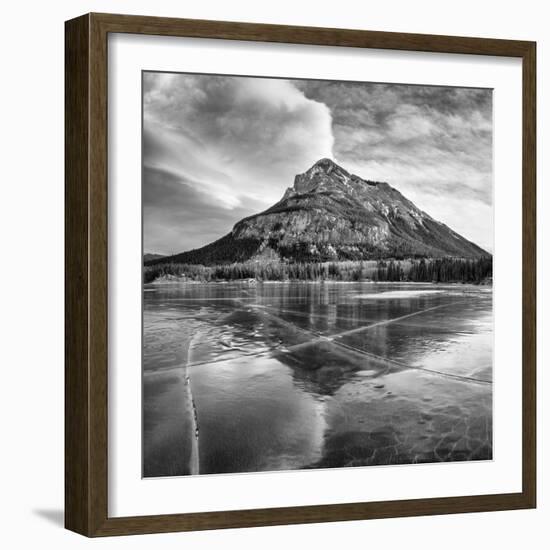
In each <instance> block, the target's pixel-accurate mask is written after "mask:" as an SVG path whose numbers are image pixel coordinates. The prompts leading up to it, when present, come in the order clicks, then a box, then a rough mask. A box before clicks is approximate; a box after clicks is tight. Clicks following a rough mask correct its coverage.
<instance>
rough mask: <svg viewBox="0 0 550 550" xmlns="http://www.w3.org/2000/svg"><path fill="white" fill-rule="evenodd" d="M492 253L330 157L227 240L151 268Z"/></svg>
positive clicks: (247, 219)
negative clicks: (256, 261)
mask: <svg viewBox="0 0 550 550" xmlns="http://www.w3.org/2000/svg"><path fill="white" fill-rule="evenodd" d="M490 256H491V255H490V254H489V253H488V252H487V251H485V250H483V249H482V248H481V247H479V246H478V245H476V244H475V243H473V242H471V241H469V240H467V239H465V238H464V237H462V236H461V235H459V234H458V233H456V232H455V231H453V230H452V229H450V228H449V227H448V226H446V225H445V224H443V223H442V222H439V221H437V220H435V219H434V218H432V217H431V216H430V215H429V214H427V213H426V212H424V211H422V210H420V209H419V208H418V207H417V206H416V205H414V203H413V202H412V201H410V200H409V199H407V198H406V197H405V196H404V195H402V194H401V193H400V192H399V191H398V190H397V189H395V188H394V187H392V186H391V185H389V184H388V183H386V182H379V181H373V180H367V179H363V178H361V177H359V176H357V175H355V174H352V173H350V172H348V171H347V170H345V169H344V168H343V167H341V166H339V165H338V164H337V163H336V162H334V161H333V160H331V159H328V158H323V159H320V160H319V161H317V162H316V163H315V164H314V165H313V166H311V167H310V168H309V169H308V170H306V171H305V172H303V173H301V174H297V175H296V176H295V178H294V184H293V186H292V187H289V188H287V189H286V191H285V192H284V194H283V196H282V198H281V199H280V200H279V201H278V202H276V203H275V204H274V205H272V206H271V207H269V208H267V209H266V210H264V211H262V212H259V213H257V214H253V215H251V216H247V217H245V218H243V219H241V220H240V221H238V222H237V223H236V224H235V225H234V226H233V228H232V230H231V231H230V232H229V233H227V234H226V235H224V236H222V237H221V238H220V239H217V240H216V241H214V242H212V243H210V244H208V245H206V246H203V247H201V248H198V249H194V250H189V251H186V252H182V253H179V254H175V255H173V256H169V257H164V258H162V259H156V260H152V261H150V262H147V265H154V264H155V263H160V262H170V261H171V262H178V263H189V264H202V265H215V264H227V263H235V262H245V261H248V260H255V259H262V258H268V259H278V260H284V261H290V262H297V261H298V262H301V261H340V260H369V259H388V258H404V257H418V258H421V257H440V258H442V257H461V258H480V257H490Z"/></svg>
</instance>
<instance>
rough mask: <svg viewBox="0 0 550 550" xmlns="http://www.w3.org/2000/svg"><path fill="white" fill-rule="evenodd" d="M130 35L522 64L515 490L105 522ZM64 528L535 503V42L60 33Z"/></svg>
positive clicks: (295, 33)
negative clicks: (121, 62) (114, 142)
mask: <svg viewBox="0 0 550 550" xmlns="http://www.w3.org/2000/svg"><path fill="white" fill-rule="evenodd" d="M109 33H132V34H138V35H139V34H141V35H162V36H175V37H202V38H215V39H221V40H242V41H259V42H280V43H292V44H309V45H330V46H353V47H360V48H379V49H391V50H412V51H420V52H438V53H457V54H471V55H485V56H507V57H516V58H520V59H521V61H522V67H523V69H522V70H523V83H522V86H523V153H522V155H523V156H522V159H523V167H522V170H523V183H522V185H523V222H522V223H523V237H522V238H523V329H522V330H523V350H522V354H523V364H522V380H523V387H522V397H523V403H522V407H523V419H522V422H523V448H522V458H523V462H522V468H523V470H522V472H523V474H522V476H523V485H522V491H521V492H517V493H511V494H489V495H476V496H463V497H445V498H427V499H419V500H396V501H384V502H351V503H348V504H334V505H315V506H302V507H289V508H269V509H250V510H237V511H223V510H222V511H217V512H207V513H191V514H171V515H158V516H139V517H109V516H108V506H107V505H108V469H107V465H108V453H107V446H108V407H107V379H108V376H107V374H108V353H107V323H108V301H107V298H108V277H107V273H108V260H107V258H108V256H107V246H108V242H107V241H108V239H107V235H108V214H107V201H108V196H107V194H108V193H107V37H108V34H109ZM65 55H66V58H65V78H66V97H65V117H66V121H65V128H66V130H65V189H66V191H65V193H66V195H65V199H66V204H65V237H66V244H65V251H66V252H65V265H66V275H65V304H66V317H65V327H66V328H65V331H66V332H65V341H66V343H65V350H66V351H65V484H66V487H65V511H66V512H65V514H66V515H65V525H66V528H67V529H70V530H72V531H75V532H78V533H81V534H83V535H86V536H94V537H95V536H107V535H126V534H140V533H154V532H171V531H189V530H199V529H221V528H236V527H252V526H262V525H283V524H297V523H314V522H325V521H346V520H360V519H375V518H390V517H405V516H420V515H431V514H450V513H464V512H483V511H492V510H511V509H523V508H534V507H535V505H536V402H535V396H536V345H535V335H536V332H535V329H536V236H535V231H536V212H535V208H536V195H535V193H536V129H535V125H536V81H535V71H536V44H535V43H534V42H526V41H516V40H495V39H483V38H465V37H455V36H435V35H420V34H405V33H388V32H374V31H359V30H343V29H330V28H310V27H293V26H282V25H266V24H251V23H234V22H218V21H201V20H187V19H169V18H157V17H143V16H127V15H111V14H95V13H94V14H87V15H83V16H81V17H78V18H76V19H72V20H70V21H67V22H66V26H65Z"/></svg>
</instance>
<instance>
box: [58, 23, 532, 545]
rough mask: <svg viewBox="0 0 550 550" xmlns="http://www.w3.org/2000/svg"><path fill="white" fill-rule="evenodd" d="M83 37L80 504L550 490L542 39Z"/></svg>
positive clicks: (407, 504) (373, 500) (123, 522)
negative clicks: (541, 251) (542, 476)
mask: <svg viewBox="0 0 550 550" xmlns="http://www.w3.org/2000/svg"><path fill="white" fill-rule="evenodd" d="M65 39H66V59H65V64H66V111H65V112H66V172H65V178H66V179H65V186H66V206H65V213H66V281H65V283H66V344H65V345H66V362H65V369H66V399H65V402H66V424H65V427H66V456H65V469H66V491H65V494H66V527H67V528H68V529H71V530H73V531H76V532H78V533H81V534H83V535H87V536H106V535H123V534H139V533H154V532H168V531H186V530H197V529H218V528H235V527H249V526H261V525H280V524H292V523H313V522H324V521H344V520H358V519H371V518H387V517H399V516H416V515H429V514H448V513H463V512H479V511H492V510H508V509H519V508H533V507H535V505H536V441H535V434H536V403H535V395H536V387H535V377H536V364H535V357H536V356H535V319H536V311H535V298H536V294H535V289H536V284H535V273H536V269H535V267H536V256H535V250H536V238H535V226H536V225H535V203H536V201H535V186H536V175H535V165H536V162H535V160H536V159H535V154H536V132H535V120H536V112H535V109H536V98H535V90H536V85H535V68H536V61H535V51H536V49H535V43H533V42H524V41H515V40H496V39H488V38H487V39H486V38H464V37H452V36H432V35H417V34H403V33H386V32H373V31H359V30H343V29H327V28H309V27H291V26H277V25H263V24H250V23H232V22H218V21H198V20H186V19H165V18H155V17H142V16H126V15H110V14H88V15H84V16H82V17H79V18H76V19H73V20H71V21H68V22H67V23H66V28H65Z"/></svg>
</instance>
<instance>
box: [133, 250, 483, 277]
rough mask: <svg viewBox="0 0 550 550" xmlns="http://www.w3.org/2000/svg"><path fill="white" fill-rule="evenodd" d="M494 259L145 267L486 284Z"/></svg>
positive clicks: (182, 272)
mask: <svg viewBox="0 0 550 550" xmlns="http://www.w3.org/2000/svg"><path fill="white" fill-rule="evenodd" d="M492 274H493V261H492V258H490V257H489V258H487V257H484V258H479V259H476V260H470V259H463V258H441V259H433V260H431V259H421V260H389V261H388V260H380V261H378V262H377V261H347V262H299V263H289V262H280V261H268V262H265V261H264V262H252V261H249V262H242V263H232V264H223V265H215V266H204V265H194V264H184V263H176V262H166V263H158V264H155V265H146V266H145V267H144V282H145V283H149V282H152V281H154V280H155V279H158V278H161V277H165V278H166V277H167V278H169V277H177V278H181V279H182V280H187V281H233V280H242V279H257V280H260V281H286V280H291V281H293V280H305V281H318V280H331V281H363V280H372V281H380V282H382V281H396V282H397V281H410V282H434V283H451V282H460V283H476V284H479V283H482V282H487V281H489V280H490V279H491V278H492Z"/></svg>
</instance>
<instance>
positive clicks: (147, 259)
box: [143, 252, 165, 263]
mask: <svg viewBox="0 0 550 550" xmlns="http://www.w3.org/2000/svg"><path fill="white" fill-rule="evenodd" d="M164 257H165V256H164V255H162V254H154V253H153V252H145V254H143V263H147V262H150V261H152V260H160V259H161V258H164Z"/></svg>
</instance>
